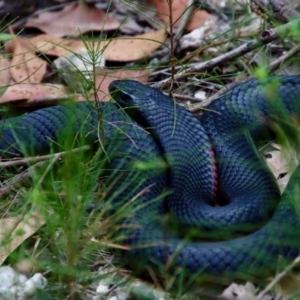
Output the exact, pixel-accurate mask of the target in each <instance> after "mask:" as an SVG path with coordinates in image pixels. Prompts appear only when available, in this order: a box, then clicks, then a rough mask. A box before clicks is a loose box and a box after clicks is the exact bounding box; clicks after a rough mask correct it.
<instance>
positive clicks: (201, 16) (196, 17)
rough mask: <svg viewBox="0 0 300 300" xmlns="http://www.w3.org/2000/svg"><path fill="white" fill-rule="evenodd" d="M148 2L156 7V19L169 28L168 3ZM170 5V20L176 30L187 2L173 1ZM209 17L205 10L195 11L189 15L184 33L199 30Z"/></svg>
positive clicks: (162, 0) (159, 1) (182, 0)
mask: <svg viewBox="0 0 300 300" xmlns="http://www.w3.org/2000/svg"><path fill="white" fill-rule="evenodd" d="M148 2H149V3H150V4H152V5H154V6H155V7H156V10H157V14H158V17H159V18H160V19H161V20H162V21H163V22H164V23H165V24H166V25H168V26H170V17H169V16H170V9H169V4H168V2H169V1H165V0H148ZM171 3H172V19H173V26H174V27H175V28H176V27H178V26H179V23H180V19H181V18H182V15H183V14H184V12H185V11H186V9H187V4H188V1H187V0H173V1H171ZM210 17H211V15H210V14H209V13H208V12H207V11H205V10H197V9H195V11H194V13H193V14H192V15H191V20H190V21H189V23H188V24H187V26H186V28H185V29H186V31H192V30H194V29H196V28H199V27H200V26H202V25H203V23H204V22H205V21H206V20H207V19H208V18H210Z"/></svg>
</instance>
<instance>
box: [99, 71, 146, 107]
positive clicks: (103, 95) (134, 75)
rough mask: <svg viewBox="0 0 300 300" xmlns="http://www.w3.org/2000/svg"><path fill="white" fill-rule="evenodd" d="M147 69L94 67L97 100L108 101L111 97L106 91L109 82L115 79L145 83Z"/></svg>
mask: <svg viewBox="0 0 300 300" xmlns="http://www.w3.org/2000/svg"><path fill="white" fill-rule="evenodd" d="M148 75H149V71H148V70H147V69H144V70H124V69H120V70H110V69H105V68H97V69H96V84H95V86H96V87H97V100H98V101H109V100H110V99H111V97H110V95H109V91H108V86H109V84H110V83H111V82H112V81H114V80H117V79H133V80H137V81H139V82H141V83H144V84H145V83H147V80H148Z"/></svg>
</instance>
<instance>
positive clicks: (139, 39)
mask: <svg viewBox="0 0 300 300" xmlns="http://www.w3.org/2000/svg"><path fill="white" fill-rule="evenodd" d="M165 40H166V32H165V31H164V30H163V29H160V30H157V31H151V32H148V33H145V34H141V35H136V36H133V37H126V38H116V39H113V40H111V42H108V43H107V46H106V48H105V51H104V57H105V59H106V60H114V61H134V60H139V59H141V58H144V57H146V56H148V55H149V54H151V53H152V52H153V51H155V50H156V49H157V48H159V47H160V46H162V45H164V42H165Z"/></svg>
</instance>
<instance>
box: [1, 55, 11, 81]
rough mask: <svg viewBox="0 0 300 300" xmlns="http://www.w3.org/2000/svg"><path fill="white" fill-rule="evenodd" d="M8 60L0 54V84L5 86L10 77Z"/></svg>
mask: <svg viewBox="0 0 300 300" xmlns="http://www.w3.org/2000/svg"><path fill="white" fill-rule="evenodd" d="M9 68H10V61H9V60H8V59H7V58H4V57H2V56H0V73H1V77H0V86H6V85H7V84H8V83H9V81H10V79H11V76H10V70H9Z"/></svg>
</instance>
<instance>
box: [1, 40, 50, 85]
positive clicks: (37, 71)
mask: <svg viewBox="0 0 300 300" xmlns="http://www.w3.org/2000/svg"><path fill="white" fill-rule="evenodd" d="M5 50H6V51H7V52H8V53H12V54H13V57H12V61H11V67H10V74H11V77H12V78H13V79H14V81H15V82H22V83H26V82H28V83H39V82H41V81H42V79H43V77H44V75H45V73H46V66H47V63H46V61H45V60H43V59H41V58H39V57H37V56H36V54H35V52H34V51H32V47H31V46H30V45H28V42H27V40H25V39H23V38H20V37H17V38H15V39H13V40H11V41H9V42H7V43H6V44H5Z"/></svg>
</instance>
